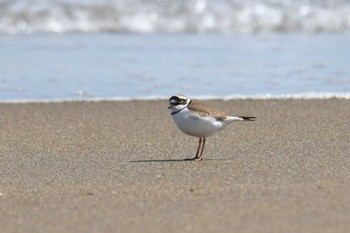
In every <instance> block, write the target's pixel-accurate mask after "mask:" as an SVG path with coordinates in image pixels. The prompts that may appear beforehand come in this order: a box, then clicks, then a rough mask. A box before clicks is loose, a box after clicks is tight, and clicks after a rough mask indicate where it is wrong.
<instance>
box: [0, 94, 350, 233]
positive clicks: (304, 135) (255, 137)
mask: <svg viewBox="0 0 350 233" xmlns="http://www.w3.org/2000/svg"><path fill="white" fill-rule="evenodd" d="M207 103H209V104H210V105H211V106H213V107H217V108H219V109H221V110H224V111H226V112H231V113H235V114H239V115H253V116H256V117H257V121H255V122H234V123H233V124H232V125H230V126H228V127H227V128H226V129H225V130H224V131H222V132H220V133H218V134H216V135H214V136H212V137H210V138H209V139H208V140H207V144H206V148H205V151H204V161H184V160H183V159H185V158H190V157H193V156H194V154H195V152H196V148H197V143H198V139H196V138H193V137H190V136H187V135H184V134H182V133H181V132H180V131H179V130H178V129H177V128H176V126H175V125H174V123H173V122H172V120H171V118H170V114H169V112H168V110H167V101H166V100H164V101H161V100H157V101H130V102H67V103H49V104H45V103H44V104H43V103H42V104H30V103H27V104H0V125H1V131H0V142H1V143H0V177H1V179H0V227H1V229H2V232H6V233H7V232H33V233H34V232H35V233H37V232H65V233H70V232H96V233H100V232H152V233H157V232H162V233H163V232H201V233H202V232H252V233H256V232H266V233H271V232H290V233H295V232H344V233H345V232H350V221H349V219H350V152H349V151H350V136H349V135H350V133H349V132H350V120H349V119H350V101H349V100H341V99H329V100H234V101H207Z"/></svg>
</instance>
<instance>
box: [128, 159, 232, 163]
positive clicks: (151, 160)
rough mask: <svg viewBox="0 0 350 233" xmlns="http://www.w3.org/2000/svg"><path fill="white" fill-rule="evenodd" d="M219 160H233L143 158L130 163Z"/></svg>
mask: <svg viewBox="0 0 350 233" xmlns="http://www.w3.org/2000/svg"><path fill="white" fill-rule="evenodd" d="M219 160H231V159H204V160H197V159H143V160H130V161H129V162H130V163H174V162H198V163H200V162H204V161H219Z"/></svg>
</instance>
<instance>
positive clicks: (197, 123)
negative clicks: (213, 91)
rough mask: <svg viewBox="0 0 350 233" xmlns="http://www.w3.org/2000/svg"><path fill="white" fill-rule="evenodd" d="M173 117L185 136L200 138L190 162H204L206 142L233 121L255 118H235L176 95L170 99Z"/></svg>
mask: <svg viewBox="0 0 350 233" xmlns="http://www.w3.org/2000/svg"><path fill="white" fill-rule="evenodd" d="M168 109H170V111H171V116H172V118H173V120H174V122H175V124H176V126H177V127H178V128H179V129H180V130H181V131H182V132H183V133H185V134H188V135H190V136H194V137H198V138H199V144H198V149H197V153H196V156H195V157H194V158H193V159H190V160H202V159H203V150H204V145H205V140H206V138H207V137H209V136H211V135H213V134H214V133H216V132H219V131H220V130H222V129H223V128H225V127H226V126H227V125H229V124H230V123H232V122H233V121H254V120H255V117H253V116H233V115H229V114H226V113H224V112H221V111H219V110H217V109H215V108H212V107H209V106H207V105H204V104H202V103H200V102H196V101H193V100H191V99H190V98H188V97H186V96H184V95H174V96H172V97H170V99H169V107H168Z"/></svg>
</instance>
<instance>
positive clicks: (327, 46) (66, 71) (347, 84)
mask: <svg viewBox="0 0 350 233" xmlns="http://www.w3.org/2000/svg"><path fill="white" fill-rule="evenodd" d="M0 54H1V56H0V101H23V100H57V99H58V100H67V99H112V98H125V99H128V98H132V99H134V98H154V97H165V98H166V97H168V96H170V95H172V94H174V93H184V94H187V95H190V96H196V97H217V98H229V97H244V98H246V97H258V96H260V97H269V96H275V97H278V96H289V95H294V96H301V97H304V98H307V97H310V96H311V97H324V96H328V97H329V96H341V97H347V98H349V96H350V94H349V93H350V66H349V55H350V35H349V34H346V33H343V34H309V35H307V34H261V35H235V34H232V35H225V34H204V35H186V34H180V35H179V34H168V35H161V34H150V35H148V34H145V35H126V34H51V35H40V34H31V35H23V34H19V35H2V36H0Z"/></svg>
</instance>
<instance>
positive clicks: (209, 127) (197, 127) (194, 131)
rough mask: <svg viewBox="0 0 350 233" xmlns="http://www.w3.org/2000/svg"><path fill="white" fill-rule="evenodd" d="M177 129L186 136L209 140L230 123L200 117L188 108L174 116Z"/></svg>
mask: <svg viewBox="0 0 350 233" xmlns="http://www.w3.org/2000/svg"><path fill="white" fill-rule="evenodd" d="M172 117H173V120H174V122H175V124H176V125H177V127H178V128H179V129H180V130H181V131H182V132H184V133H185V134H188V135H191V136H194V137H203V138H207V137H209V136H211V135H213V134H214V133H216V132H218V131H220V130H221V129H222V128H223V127H225V126H226V125H227V124H228V123H229V122H225V121H218V120H216V119H215V118H214V117H211V116H205V117H203V116H200V115H199V114H196V113H195V112H192V111H189V110H188V109H187V108H185V109H183V110H181V111H180V112H178V113H176V114H173V115H172Z"/></svg>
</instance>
